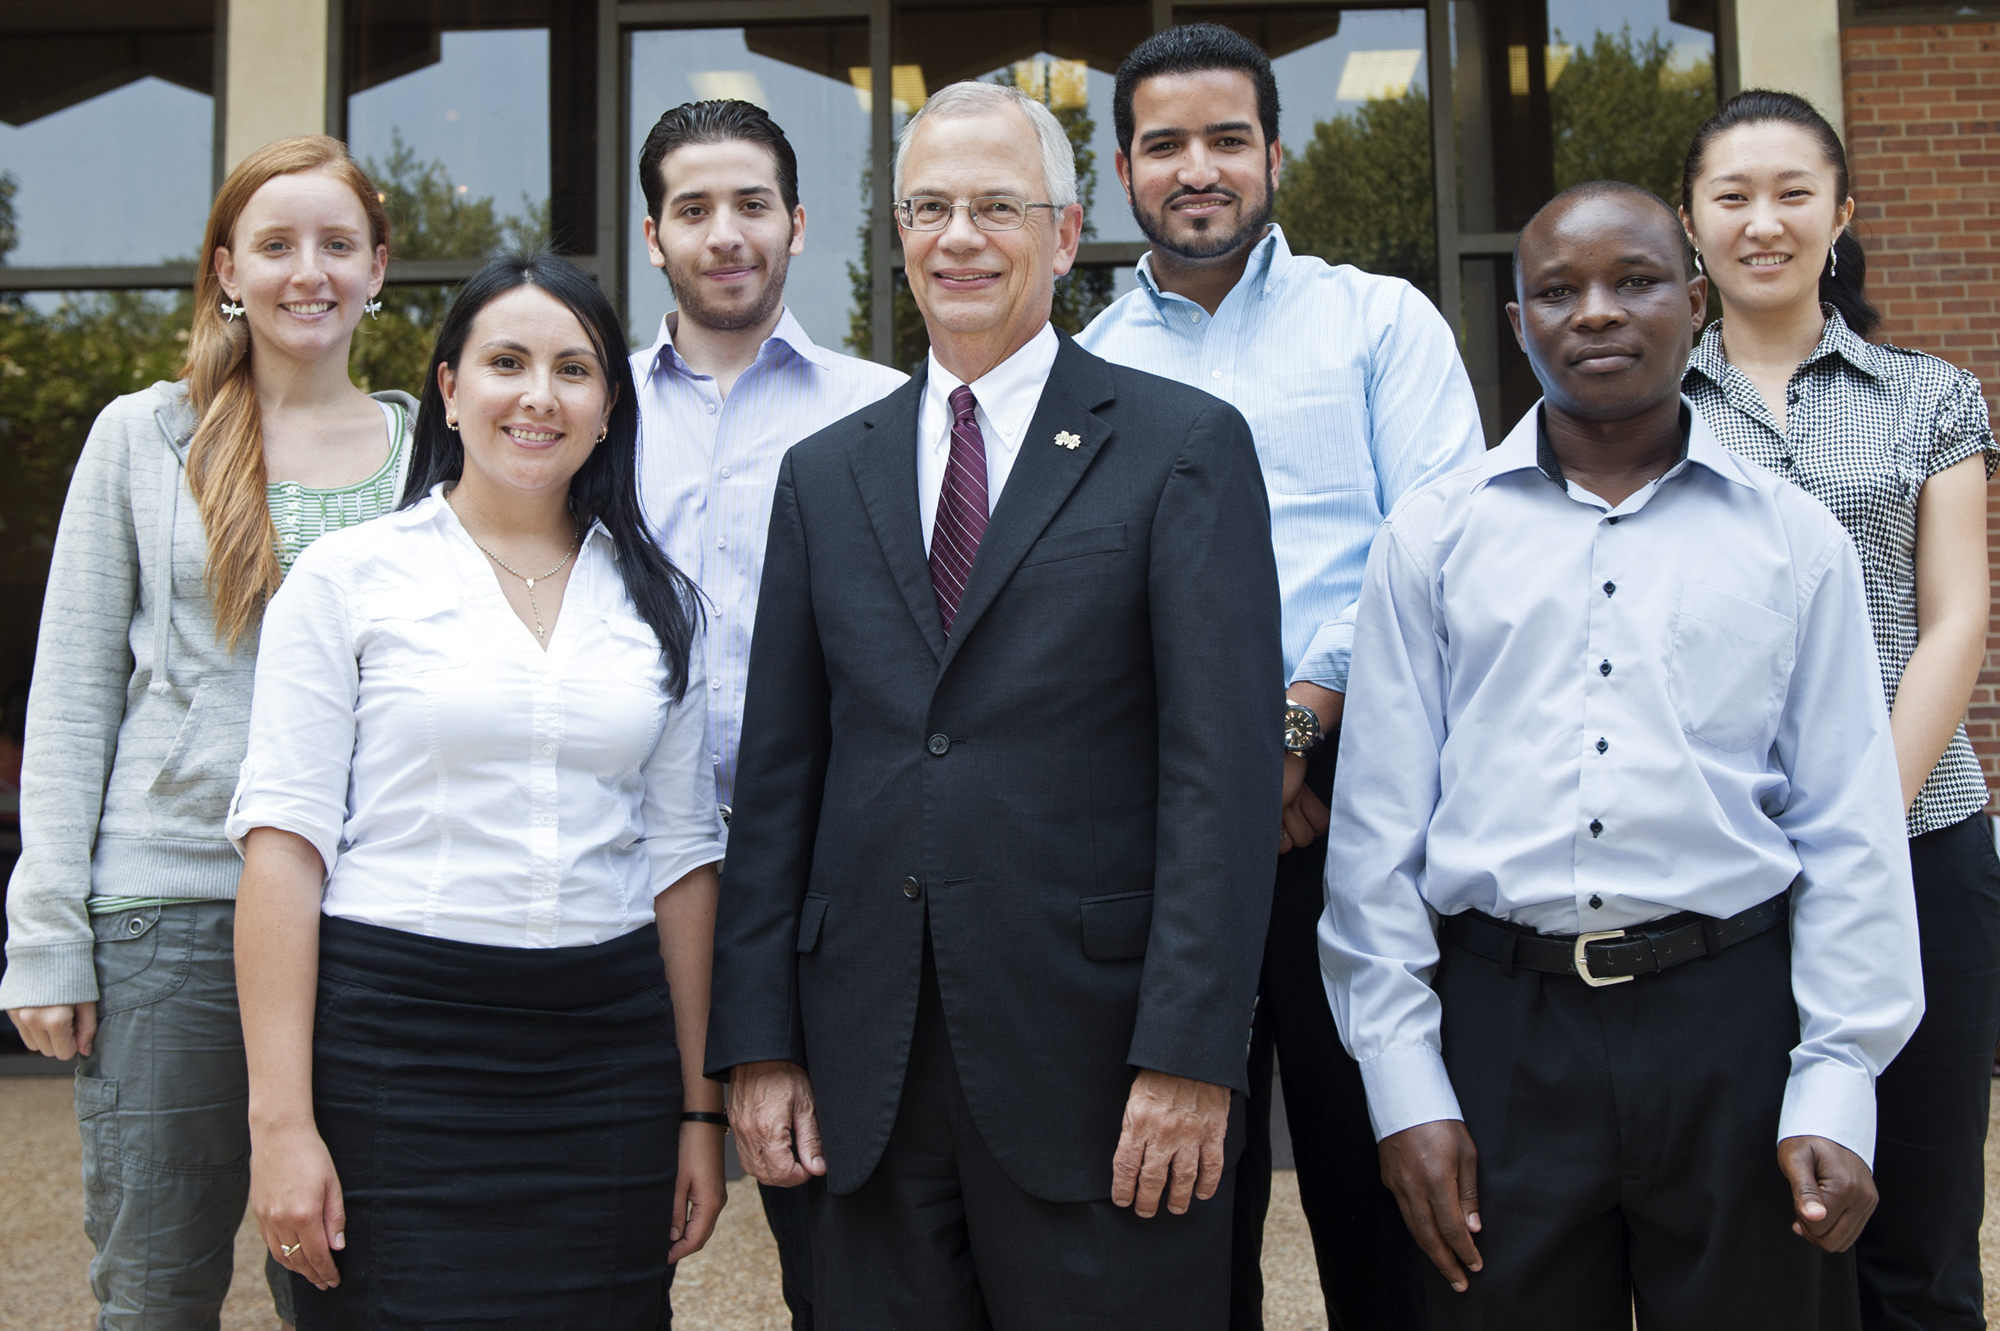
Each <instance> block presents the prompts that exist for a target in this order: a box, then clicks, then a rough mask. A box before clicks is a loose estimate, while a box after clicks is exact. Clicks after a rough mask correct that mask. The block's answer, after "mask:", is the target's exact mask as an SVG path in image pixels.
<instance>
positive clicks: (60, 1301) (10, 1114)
mask: <svg viewBox="0 0 2000 1331" xmlns="http://www.w3.org/2000/svg"><path fill="white" fill-rule="evenodd" d="M1996 1108H1997V1109H2000V1101H1996ZM1996 1148H2000V1133H1994V1134H1992V1135H1991V1136H1990V1137H1989V1139H1988V1144H1987V1149H1986V1162H1987V1170H1986V1198H1987V1207H1986V1213H1987V1218H1986V1229H1985V1232H1984V1234H1983V1235H1982V1237H1983V1239H1984V1245H1983V1246H1984V1248H1985V1256H1986V1289H1987V1295H1986V1314H1987V1316H1988V1317H1989V1318H2000V1297H1996V1292H2000V1222H1996V1215H2000V1187H1996V1185H1997V1184H2000V1150H1996ZM81 1193H82V1189H81V1186H80V1184H79V1183H78V1181H77V1136H76V1120H75V1118H74V1117H73V1111H72V1108H71V1104H70V1087H69V1082H68V1081H67V1080H65V1079H62V1078H46V1077H4V1078H0V1253H4V1254H5V1260H4V1261H0V1331H86V1329H87V1328H88V1327H90V1326H91V1324H92V1318H93V1314H94V1313H95V1311H96V1305H95V1303H94V1302H93V1301H92V1299H91V1297H90V1288H89V1277H88V1267H89V1264H90V1242H89V1240H87V1239H86V1238H84V1236H83V1222H82V1196H81ZM262 1263H263V1244H262V1243H261V1242H260V1241H259V1240H258V1237H257V1229H256V1226H255V1225H254V1224H250V1223H246V1224H245V1225H244V1227H243V1230H242V1232H241V1233H240V1234H238V1235H237V1241H236V1270H237V1281H236V1286H235V1288H234V1289H232V1290H231V1291H230V1295H229V1302H228V1305H227V1306H226V1307H225V1308H224V1309H223V1314H222V1331H271V1328H273V1327H275V1326H276V1325H277V1320H276V1318H274V1317H273V1316H272V1315H271V1304H270V1297H269V1295H268V1294H267V1293H266V1292H265V1290H264V1281H263V1277H262ZM1264 1279H1265V1290H1266V1292H1265V1296H1264V1324H1265V1327H1266V1328H1267V1331H1320V1329H1322V1328H1324V1327H1325V1326H1326V1317H1325V1314H1324V1312H1323V1311H1322V1310H1321V1309H1320V1307H1319V1279H1318V1277H1317V1276H1316V1275H1315V1274H1314V1270H1313V1263H1312V1239H1311V1237H1310V1236H1309V1235H1308V1234H1307V1232H1306V1224H1305V1218H1304V1216H1302V1215H1301V1214H1300V1212H1299V1200H1298V1185H1297V1182H1296V1179H1295V1176H1294V1175H1292V1174H1291V1173H1290V1172H1289V1171H1282V1170H1281V1171H1279V1173H1278V1175H1277V1178H1276V1180H1275V1182H1274V1186H1273V1187H1272V1189H1271V1218H1270V1223H1269V1226H1268V1227H1267V1229H1266V1231H1265V1240H1264ZM674 1296H675V1297H674V1308H675V1317H674V1321H675V1324H676V1326H677V1328H680V1331H783V1328H784V1327H785V1325H786V1322H785V1305H784V1300H783V1299H782V1298H781V1297H780V1296H779V1293H778V1255H777V1250H776V1248H774V1247H773V1246H772V1243H771V1236H770V1233H769V1231H768V1230H766V1229H765V1227H764V1212H763V1209H762V1208H761V1207H760V1206H759V1205H758V1203H757V1194H756V1188H755V1185H754V1184H752V1183H751V1182H750V1181H749V1180H747V1179H738V1180H737V1181H736V1182H734V1183H731V1184H730V1185H729V1205H728V1206H727V1207H726V1208H725V1209H724V1211H723V1213H722V1220H721V1222H720V1224H719V1225H718V1227H717V1231H716V1236H715V1238H714V1239H713V1240H712V1241H711V1242H710V1243H709V1245H708V1248H707V1249H706V1250H705V1251H703V1252H701V1253H698V1254H696V1255H695V1256H694V1257H691V1258H689V1259H688V1260H687V1261H685V1262H683V1263H682V1264H681V1269H680V1274H679V1276H678V1277H677V1278H676V1280H675V1284H674Z"/></svg>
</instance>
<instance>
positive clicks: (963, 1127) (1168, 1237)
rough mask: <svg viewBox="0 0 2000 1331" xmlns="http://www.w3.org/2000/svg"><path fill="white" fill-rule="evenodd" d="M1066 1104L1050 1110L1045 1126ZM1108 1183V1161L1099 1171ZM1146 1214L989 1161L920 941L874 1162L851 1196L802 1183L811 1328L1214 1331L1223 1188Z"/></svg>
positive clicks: (1223, 1256)
mask: <svg viewBox="0 0 2000 1331" xmlns="http://www.w3.org/2000/svg"><path fill="white" fill-rule="evenodd" d="M1062 1114H1063V1107H1062V1106H1061V1105H1059V1104H1051V1105H1050V1106H1049V1115H1050V1131H1052V1132H1059V1131H1061V1130H1062V1126H1061V1117H1062ZM1104 1174H1105V1179H1106V1182H1107V1184H1108V1182H1109V1180H1110V1177H1111V1161H1110V1160H1109V1159H1108V1158H1107V1159H1106V1160H1105V1162H1104ZM1235 1181H1236V1170H1235V1168H1234V1167H1231V1168H1229V1169H1226V1170H1224V1171H1223V1175H1222V1185H1221V1187H1220V1188H1219V1189H1218V1190H1217V1192H1216V1194H1215V1196H1214V1197H1213V1198H1211V1199H1210V1200H1208V1201H1206V1202H1202V1201H1197V1202H1195V1203H1193V1205H1191V1206H1190V1207H1189V1208H1188V1211H1187V1214H1185V1215H1178V1216H1177V1215H1173V1214H1172V1213H1170V1212H1169V1211H1168V1210H1167V1209H1166V1205H1165V1202H1164V1200H1163V1201H1162V1203H1161V1206H1160V1209H1159V1211H1158V1213H1157V1214H1155V1215H1154V1216H1153V1217H1152V1218H1150V1219H1145V1220H1142V1219H1140V1218H1139V1217H1138V1216H1137V1215H1135V1214H1133V1212H1132V1211H1131V1209H1130V1208H1126V1207H1119V1206H1114V1205H1112V1203H1111V1202H1109V1201H1094V1202H1047V1201H1043V1200H1041V1199H1040V1198H1037V1197H1034V1196H1031V1195H1029V1194H1028V1193H1027V1192H1024V1191H1023V1190H1022V1189H1021V1188H1020V1187H1019V1186H1018V1185H1017V1184H1015V1183H1014V1181H1013V1180H1012V1179H1010V1178H1008V1177H1007V1175H1006V1173H1005V1172H1004V1171H1003V1170H1002V1169H1001V1167H1000V1165H999V1162H998V1161H996V1160H995V1159H994V1158H993V1155H992V1153H991V1152H990V1151H989V1150H988V1149H987V1147H986V1144H985V1142H984V1141H982V1140H981V1138H980V1135H979V1129H978V1128H977V1127H976V1126H975V1125H974V1124H973V1122H972V1115H971V1112H970V1110H969V1109H968V1108H967V1107H966V1102H965V1093H964V1090H963V1088H962V1087H961V1086H960V1084H959V1079H958V1069H957V1064H956V1062H955V1060H954V1058H953V1056H952V1051H951V1043H950V1037H949V1035H948V1034H947V1032H946V1029H945V1024H944V1009H943V1005H942V1003H941V1001H940V999H939V996H938V984H937V969H936V966H935V964H934V962H933V961H932V958H931V950H930V945H929V940H928V938H927V939H926V940H925V946H924V959H923V975H922V979H921V981H920V987H919V989H918V997H917V1020H916V1031H915V1034H914V1037H913V1039H912V1042H911V1047H910V1059H909V1066H908V1071H907V1072H906V1073H905V1075H904V1080H903V1094H902V1100H901V1102H900V1104H899V1105H898V1108H897V1111H896V1123H895V1127H894V1129H893V1130H892V1131H891V1133H890V1136H889V1144H888V1147H887V1149H886V1150H885V1151H884V1153H883V1156H882V1161H881V1163H880V1164H878V1165H877V1166H876V1167H875V1172H874V1173H873V1174H872V1175H870V1176H869V1178H868V1181H867V1182H866V1183H864V1184H862V1185H861V1187H860V1188H858V1189H857V1190H855V1191H854V1192H853V1193H851V1194H849V1195H847V1196H845V1197H841V1196H835V1195H834V1194H833V1193H832V1192H831V1191H829V1190H828V1188H827V1186H826V1181H825V1180H824V1179H819V1178H816V1179H813V1180H811V1181H810V1182H808V1183H807V1184H805V1188H806V1190H807V1199H808V1205H809V1207H810V1209H811V1213H812V1258H813V1283H814V1298H813V1317H814V1323H815V1325H816V1326H817V1327H818V1328H819V1329H820V1331H1085V1329H1086V1328H1088V1329H1089V1331H1127V1329H1128V1328H1129V1331H1215V1329H1216V1328H1218V1327H1220V1326H1222V1325H1223V1324H1224V1321H1225V1319H1226V1317H1227V1311H1226V1308H1227V1302H1228V1293H1229V1215H1230V1194H1231V1190H1232V1188H1233V1187H1234V1185H1235Z"/></svg>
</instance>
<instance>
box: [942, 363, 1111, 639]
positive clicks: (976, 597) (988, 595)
mask: <svg viewBox="0 0 2000 1331" xmlns="http://www.w3.org/2000/svg"><path fill="white" fill-rule="evenodd" d="M1057 336H1058V337H1059V338H1061V342H1062V345H1061V347H1060V348H1059V349H1058V350H1057V352H1056V362H1055V365H1054V366H1053V367H1051V368H1050V370H1049V381H1048V384H1047V386H1046V387H1044V388H1043V389H1042V400H1041V403H1040V404H1039V405H1038V406H1037V407H1036V408H1035V418H1034V421H1033V422H1032V423H1031V424H1030V425H1029V426H1028V433H1027V434H1026V435H1025V436H1023V437H1022V439H1021V451H1020V452H1019V453H1018V454H1017V455H1016V456H1015V458H1014V467H1013V470H1012V471H1010V472H1009V473H1008V475H1007V484H1006V487H1005V488H1004V489H1002V490H1001V491H1000V502H999V503H997V504H995V505H994V507H993V516H992V518H991V519H990V520H989V521H988V522H987V524H986V534H985V535H984V536H983V537H981V538H980V541H979V553H978V555H977V556H976V557H975V558H974V559H973V561H972V576H971V577H970V578H969V579H967V581H966V584H965V595H964V596H963V597H962V598H960V600H959V603H958V614H957V616H956V617H955V618H954V619H953V621H952V628H951V642H950V645H949V646H948V647H946V648H945V650H944V653H943V661H942V666H949V665H950V664H951V660H952V657H953V656H955V655H957V653H958V649H959V645H960V644H961V643H963V642H964V641H965V640H966V638H967V637H969V636H970V635H971V633H972V631H973V629H974V628H975V627H976V626H977V625H978V623H979V617H980V616H981V615H982V614H984V613H985V612H986V608H987V607H988V606H990V605H992V604H993V599H994V598H995V597H996V596H998V595H999V594H1000V589H1001V588H1002V587H1004V586H1006V585H1007V579H1009V578H1011V577H1012V576H1013V575H1014V570H1015V569H1016V568H1017V567H1019V566H1020V563H1021V561H1022V560H1023V559H1024V558H1026V557H1027V554H1028V550H1029V548H1030V547H1031V546H1033V545H1034V543H1035V542H1036V540H1038V539H1039V538H1040V537H1041V534H1042V531H1043V529H1044V528H1046V527H1047V526H1048V525H1049V522H1050V521H1051V520H1052V519H1053V518H1054V517H1055V515H1056V512H1057V510H1059V509H1060V508H1061V507H1062V506H1063V501H1064V500H1066V499H1068V498H1069V494H1070V491H1071V490H1074V489H1075V488H1076V483H1077V482H1078V481H1080V480H1082V479H1083V473H1084V472H1086V471H1088V470H1089V469H1090V462H1091V459H1092V458H1094V457H1096V456H1097V450H1098V449H1099V448H1101V447H1103V445H1104V441H1105V440H1106V439H1109V438H1110V437H1111V426H1110V423H1109V422H1107V421H1105V420H1103V419H1101V418H1100V417H1098V416H1097V415H1096V414H1095V413H1094V410H1093V409H1094V408H1096V407H1100V406H1103V405H1104V404H1105V403H1107V402H1109V401H1110V400H1111V398H1112V389H1111V372H1110V370H1109V369H1108V368H1107V367H1106V366H1105V364H1104V362H1103V361H1101V360H1099V359H1098V358H1097V357H1095V356H1093V355H1091V354H1090V353H1089V352H1087V351H1085V350H1083V349H1082V348H1081V347H1079V346H1077V345H1076V343H1075V342H1073V341H1071V340H1070V338H1069V337H1068V336H1067V335H1065V334H1062V333H1060V332H1059V333H1058V334H1057ZM912 433H913V434H914V430H913V431H912ZM1059 433H1067V434H1070V435H1074V436H1077V437H1078V438H1079V439H1080V440H1081V442H1080V443H1078V445H1077V446H1076V447H1075V448H1062V447H1058V446H1057V444H1056V436H1057V435H1058V434H1059ZM915 465H916V464H915V460H914V459H912V461H911V467H912V468H913V469H914V467H915ZM919 539H921V536H920V538H919ZM925 572H926V579H925V586H926V588H927V589H928V587H929V579H928V572H929V567H928V565H926V568H925ZM932 606H933V610H935V606H936V597H935V594H933V595H932ZM936 618H937V616H936V615H935V613H934V614H933V615H932V619H933V621H935V620H936Z"/></svg>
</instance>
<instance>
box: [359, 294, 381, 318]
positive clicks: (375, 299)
mask: <svg viewBox="0 0 2000 1331" xmlns="http://www.w3.org/2000/svg"><path fill="white" fill-rule="evenodd" d="M361 308H362V309H363V310H366V311H367V312H368V317H369V318H371V319H373V318H375V317H377V316H378V315H380V314H381V313H382V300H381V298H380V297H379V296H370V297H369V298H368V303H367V304H366V305H363V306H362V307H361Z"/></svg>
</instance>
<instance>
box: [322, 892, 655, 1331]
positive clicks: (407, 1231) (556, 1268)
mask: <svg viewBox="0 0 2000 1331" xmlns="http://www.w3.org/2000/svg"><path fill="white" fill-rule="evenodd" d="M313 1111H314V1113H315V1115H316V1116H317V1118H318V1125H319V1131H320V1136H321V1137H322V1138H324V1139H325V1141H326V1145H327V1150H328V1151H329V1152H330V1153H331V1154H332V1156H333V1163H334V1167H335V1169H336V1170H338V1171H339V1175H340V1184H341V1188H342V1191H343V1193H344V1195H345V1202H346V1207H347V1247H346V1249H345V1250H344V1251H342V1252H339V1253H337V1254H335V1261H336V1263H337V1264H338V1266H339V1268H340V1276H341V1280H340V1284H339V1285H338V1286H337V1287H335V1288H334V1289H331V1290H328V1291H326V1292H324V1293H322V1292H321V1291H319V1290H317V1289H314V1288H313V1287H312V1285H311V1284H309V1283H308V1282H307V1281H306V1280H305V1278H304V1277H303V1276H294V1277H293V1287H294V1290H295V1292H296V1295H297V1301H298V1313H299V1321H298V1324H299V1327H300V1328H301V1331H333V1329H335V1328H338V1329H339V1331H348V1329H349V1328H354V1329H355V1331H360V1329H361V1328H366V1329H367V1331H404V1329H405V1328H409V1329H411V1331H415V1329H416V1328H422V1329H423V1331H438V1329H439V1328H446V1327H482V1328H486V1327H496V1328H497V1327H518V1328H522V1329H523V1331H526V1329H527V1328H536V1329H537V1331H556V1329H557V1328H573V1329H574V1331H653V1329H654V1328H655V1327H656V1326H657V1325H658V1324H659V1321H660V1312H661V1296H662V1291H663V1288H664V1285H665V1281H666V1279H667V1249H668V1248H669V1247H670V1246H671V1240H670V1238H669V1235H668V1231H669V1226H670V1223H671V1212H672V1209H673V1197H674V1174H675V1170H676V1166H677V1164H678V1152H679V1141H680V1129H679V1122H680V1112H681V1068H680V1055H679V1053H678V1052H677V1050H676V1047H675V1043H674V1023H673V1012H672V1008H671V1006H670V1004H669V1002H668V998H667V986H666V982H665V978H664V972H663V969H662V966H661V963H660V951H659V938H658V934H657V932H656V930H655V929H654V927H653V926H652V925H650V924H649V925H647V926H645V927H644V928H642V929H638V930H635V931H634V932H632V933H629V934H627V935H625V936H624V937H623V938H618V939H614V940H613V941H611V942H609V943H600V944H598V945H596V946H592V947H569V948H549V949H537V948H511V947H485V946H481V945H478V944H472V943H458V942H451V941H448V940H445V939H438V938H424V937H421V936H419V935H416V934H409V933H403V932H401V931H400V930H395V929H382V928H377V927H375V926H374V925H367V924H357V923H355V922H353V921H351V920H338V919H330V918H323V919H321V921H320V963H319V1002H318V1007H317V1011H316V1013H315V1019H314V1026H313Z"/></svg>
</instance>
